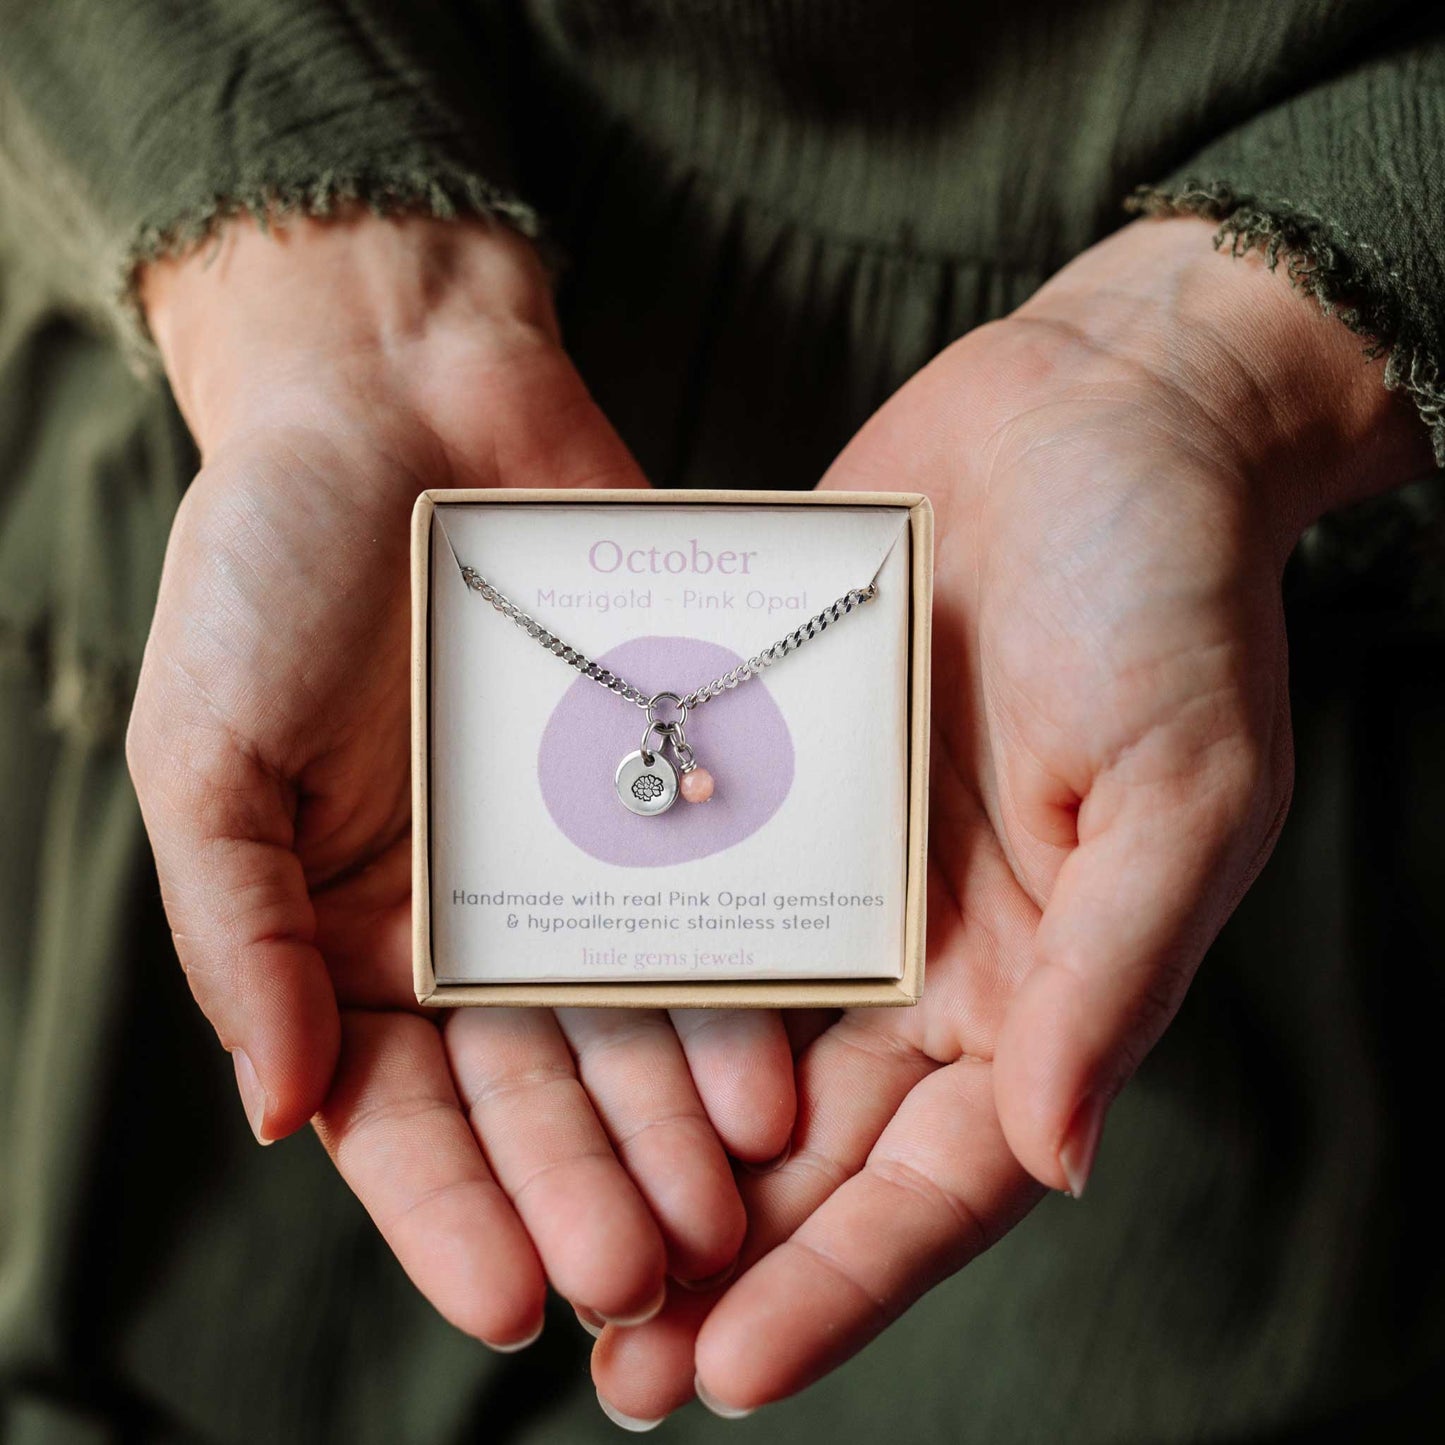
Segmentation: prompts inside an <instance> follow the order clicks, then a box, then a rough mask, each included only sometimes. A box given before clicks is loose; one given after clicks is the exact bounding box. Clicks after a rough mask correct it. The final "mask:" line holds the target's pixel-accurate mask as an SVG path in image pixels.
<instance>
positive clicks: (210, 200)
mask: <svg viewBox="0 0 1445 1445" xmlns="http://www.w3.org/2000/svg"><path fill="white" fill-rule="evenodd" d="M354 207H361V208H364V209H366V210H368V211H370V212H371V213H372V214H373V215H376V216H402V215H425V216H431V217H434V218H435V219H438V220H457V219H485V220H494V221H498V222H501V223H502V224H504V225H507V226H510V227H511V228H512V229H513V230H515V231H517V232H519V233H520V234H521V235H523V236H526V237H527V238H528V239H529V240H533V241H536V242H538V244H539V248H540V249H541V252H542V256H543V261H544V263H545V264H546V265H547V268H548V270H549V271H550V272H552V273H553V274H554V275H555V273H556V271H557V270H558V269H559V265H560V258H559V257H558V256H557V255H556V254H555V253H554V251H553V250H552V248H551V247H550V245H549V244H548V243H547V241H546V238H545V235H544V232H543V226H542V222H541V219H540V217H539V216H538V215H537V213H536V211H534V210H533V209H532V208H531V207H530V206H528V205H527V204H526V203H525V202H523V201H521V200H518V199H517V198H516V197H515V196H513V195H511V194H509V193H508V192H506V191H504V190H502V189H500V188H499V187H497V186H495V185H493V184H492V183H491V182H490V181H487V180H486V179H484V178H483V177H481V176H478V175H477V174H475V173H474V172H472V171H467V170H463V169H458V168H449V167H446V166H438V167H412V168H404V169H399V170H387V169H382V170H378V171H374V172H357V173H343V172H336V171H323V172H322V173H320V174H319V175H317V176H315V177H314V178H312V179H308V180H303V181H288V182H284V183H280V182H260V183H257V184H255V185H250V186H245V187H241V188H239V189H237V190H236V191H234V192H227V193H225V194H220V195H215V194H213V195H209V196H205V197H203V198H199V199H197V200H196V201H195V202H194V203H192V204H190V205H188V206H185V207H183V208H182V209H181V210H180V211H179V212H178V213H177V214H176V215H175V216H174V217H173V218H171V219H168V220H166V221H165V222H162V223H154V222H153V223H149V224H146V225H145V226H143V227H142V228H141V229H140V231H139V233H138V234H137V235H136V237H135V239H134V241H133V243H132V244H131V245H130V247H129V248H128V250H127V252H126V255H125V260H124V264H123V266H122V273H121V287H120V294H119V296H118V298H117V300H118V303H119V309H120V312H121V315H122V317H123V318H124V321H125V323H126V324H125V331H126V335H125V336H124V338H123V340H124V342H125V345H126V350H127V353H128V355H129V358H130V360H131V362H132V364H133V365H135V366H136V367H137V368H138V369H140V370H142V371H150V370H153V369H154V368H155V366H156V365H157V363H158V360H159V358H158V357H157V354H156V351H155V346H154V343H153V342H152V341H151V337H150V332H149V330H148V328H147V326H146V322H145V314H144V311H143V310H142V308H141V304H140V277H141V273H142V271H143V270H144V268H145V267H146V266H147V265H148V264H149V263H151V262H152V261H159V260H163V259H165V258H167V257H171V256H181V255H186V254H188V253H190V252H192V251H195V250H199V249H201V248H202V247H204V246H206V245H207V244H209V243H210V242H212V241H214V240H215V239H216V237H217V235H218V234H219V232H220V230H221V229H222V227H223V226H225V224H226V223H227V222H228V221H231V220H234V219H236V218H238V217H241V216H249V217H251V218H252V219H253V220H254V221H255V222H256V224H257V225H258V226H260V227H261V229H262V230H268V229H271V228H273V227H281V226H284V225H285V223H286V221H287V220H289V219H299V218H311V219H325V218H327V217H334V216H337V215H339V214H341V213H343V212H345V211H347V210H349V209H351V208H354Z"/></svg>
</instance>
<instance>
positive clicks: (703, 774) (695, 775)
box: [679, 768, 712, 803]
mask: <svg viewBox="0 0 1445 1445" xmlns="http://www.w3.org/2000/svg"><path fill="white" fill-rule="evenodd" d="M679 787H680V789H681V791H682V796H683V798H684V799H685V800H686V801H687V802H689V803H705V802H707V800H708V799H709V798H710V797H712V774H711V773H710V772H708V770H707V769H706V768H694V769H693V770H692V771H691V772H690V773H684V774H683V775H682V782H681V783H680V784H679Z"/></svg>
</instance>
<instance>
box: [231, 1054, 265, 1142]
mask: <svg viewBox="0 0 1445 1445" xmlns="http://www.w3.org/2000/svg"><path fill="white" fill-rule="evenodd" d="M231 1062H232V1064H234V1065H235V1069H236V1087H237V1088H238V1089H239V1090H240V1091H241V1103H242V1105H243V1106H244V1107H245V1110H246V1122H247V1123H248V1124H249V1125H250V1126H251V1132H252V1133H253V1134H254V1135H255V1136H256V1142H257V1143H258V1144H274V1143H275V1142H276V1141H275V1140H274V1139H268V1138H267V1137H266V1134H265V1128H266V1111H267V1110H268V1109H269V1108H270V1107H271V1100H270V1097H269V1096H268V1095H267V1093H266V1091H265V1089H263V1088H262V1087H261V1081H260V1079H258V1078H257V1077H256V1066H255V1065H254V1064H253V1063H252V1062H251V1060H250V1058H249V1057H248V1056H247V1054H246V1051H245V1049H232V1050H231Z"/></svg>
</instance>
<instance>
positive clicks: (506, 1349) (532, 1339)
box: [482, 1319, 547, 1355]
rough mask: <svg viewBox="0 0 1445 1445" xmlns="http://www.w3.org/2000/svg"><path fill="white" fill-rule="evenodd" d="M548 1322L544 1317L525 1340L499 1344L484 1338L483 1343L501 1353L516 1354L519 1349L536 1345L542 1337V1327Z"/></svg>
mask: <svg viewBox="0 0 1445 1445" xmlns="http://www.w3.org/2000/svg"><path fill="white" fill-rule="evenodd" d="M546 1323H547V1321H546V1320H545V1319H543V1320H542V1321H540V1322H539V1324H538V1325H537V1328H536V1329H535V1330H533V1331H532V1333H531V1334H530V1335H528V1336H527V1338H526V1339H525V1340H514V1341H513V1342H512V1343H511V1344H509V1345H499V1344H496V1343H495V1342H494V1341H492V1340H483V1341H482V1343H483V1344H484V1345H485V1346H486V1347H487V1348H488V1349H489V1350H495V1351H496V1352H497V1354H499V1355H515V1354H516V1353H517V1351H518V1350H525V1349H526V1348H527V1346H528V1345H535V1344H536V1343H537V1341H538V1340H540V1339H541V1338H542V1329H543V1327H544V1326H545V1325H546Z"/></svg>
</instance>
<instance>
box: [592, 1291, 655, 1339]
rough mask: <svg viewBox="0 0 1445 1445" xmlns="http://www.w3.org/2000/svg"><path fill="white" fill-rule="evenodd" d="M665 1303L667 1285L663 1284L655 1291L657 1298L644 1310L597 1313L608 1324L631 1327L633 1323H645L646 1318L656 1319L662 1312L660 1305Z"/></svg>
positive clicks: (625, 1327) (623, 1327) (624, 1327)
mask: <svg viewBox="0 0 1445 1445" xmlns="http://www.w3.org/2000/svg"><path fill="white" fill-rule="evenodd" d="M666 1303H667V1285H666V1284H664V1285H663V1286H662V1288H661V1289H660V1290H658V1292H657V1298H656V1299H655V1300H653V1302H652V1303H651V1304H650V1305H648V1307H647V1308H646V1309H645V1310H639V1311H638V1313H637V1314H635V1315H598V1318H599V1319H600V1320H601V1321H602V1322H603V1323H604V1324H609V1325H617V1326H619V1327H620V1328H622V1329H631V1328H632V1327H633V1326H634V1325H645V1324H646V1323H647V1322H648V1320H651V1319H656V1318H657V1316H658V1315H660V1314H661V1313H662V1307H663V1305H665V1304H666Z"/></svg>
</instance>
